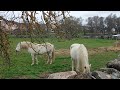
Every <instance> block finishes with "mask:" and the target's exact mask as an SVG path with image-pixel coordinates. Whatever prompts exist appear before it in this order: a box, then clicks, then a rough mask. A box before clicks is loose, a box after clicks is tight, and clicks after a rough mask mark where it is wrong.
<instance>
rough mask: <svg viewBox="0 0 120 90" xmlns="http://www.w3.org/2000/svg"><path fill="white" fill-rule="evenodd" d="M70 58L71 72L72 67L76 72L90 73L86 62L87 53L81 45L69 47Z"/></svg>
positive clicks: (76, 44)
mask: <svg viewBox="0 0 120 90" xmlns="http://www.w3.org/2000/svg"><path fill="white" fill-rule="evenodd" d="M70 56H71V60H72V71H74V67H75V69H76V71H77V72H82V73H90V67H91V64H90V65H89V62H88V52H87V49H86V47H85V46H84V45H83V44H78V43H75V44H72V45H71V46H70Z"/></svg>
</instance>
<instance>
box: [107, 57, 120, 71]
mask: <svg viewBox="0 0 120 90" xmlns="http://www.w3.org/2000/svg"><path fill="white" fill-rule="evenodd" d="M106 66H107V68H115V69H117V70H119V71H120V58H118V59H115V60H113V61H110V62H108V63H107V64H106Z"/></svg>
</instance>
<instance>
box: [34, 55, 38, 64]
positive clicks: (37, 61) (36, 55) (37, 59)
mask: <svg viewBox="0 0 120 90" xmlns="http://www.w3.org/2000/svg"><path fill="white" fill-rule="evenodd" d="M35 60H36V64H38V58H37V55H35Z"/></svg>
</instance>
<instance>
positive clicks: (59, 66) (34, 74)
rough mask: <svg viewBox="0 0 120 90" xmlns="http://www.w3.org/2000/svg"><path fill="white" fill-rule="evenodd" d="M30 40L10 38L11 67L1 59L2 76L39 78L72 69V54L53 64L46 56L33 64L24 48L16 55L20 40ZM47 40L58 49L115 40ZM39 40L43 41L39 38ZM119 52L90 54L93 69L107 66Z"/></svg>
mask: <svg viewBox="0 0 120 90" xmlns="http://www.w3.org/2000/svg"><path fill="white" fill-rule="evenodd" d="M25 40H27V41H30V39H26V38H10V44H11V55H10V57H11V67H10V68H6V66H4V65H3V64H2V63H3V60H2V59H0V78H5V79H9V78H25V79H38V78H40V77H42V75H45V74H50V73H53V72H62V71H69V70H71V59H70V56H69V55H68V56H64V55H61V56H57V57H56V59H55V61H54V63H53V64H52V65H47V64H45V62H46V58H44V57H43V56H39V57H38V60H39V64H38V65H33V66H31V62H32V60H31V56H30V54H29V53H28V52H27V51H25V50H22V51H21V52H20V53H19V55H16V53H15V48H16V45H17V43H18V42H20V41H25ZM44 40H45V41H46V42H50V43H53V44H54V45H55V49H56V50H60V49H69V47H70V45H71V44H73V43H83V44H84V45H85V46H86V47H87V48H88V49H93V48H98V47H108V46H112V45H113V43H114V42H115V40H103V39H72V40H70V41H68V40H64V41H63V40H62V41H58V40H57V39H55V38H51V39H44ZM39 41H42V40H41V39H39ZM118 54H119V52H118V53H116V52H113V51H109V52H102V53H99V52H98V53H95V54H94V55H89V60H90V63H91V64H92V67H91V71H93V70H98V69H99V68H101V67H105V65H106V63H107V62H108V61H110V60H113V59H115V58H117V56H118Z"/></svg>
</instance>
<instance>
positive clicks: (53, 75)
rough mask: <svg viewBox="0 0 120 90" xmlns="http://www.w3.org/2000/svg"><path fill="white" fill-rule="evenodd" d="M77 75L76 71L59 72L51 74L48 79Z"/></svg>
mask: <svg viewBox="0 0 120 90" xmlns="http://www.w3.org/2000/svg"><path fill="white" fill-rule="evenodd" d="M76 75H77V73H76V72H75V71H67V72H58V73H53V74H50V75H49V76H48V79H68V78H69V77H74V76H76Z"/></svg>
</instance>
